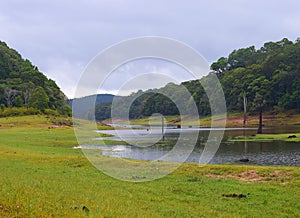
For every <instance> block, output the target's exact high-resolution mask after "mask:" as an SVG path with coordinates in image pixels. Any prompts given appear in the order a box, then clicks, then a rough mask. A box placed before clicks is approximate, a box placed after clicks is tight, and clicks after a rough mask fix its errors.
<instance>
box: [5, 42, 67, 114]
mask: <svg viewBox="0 0 300 218" xmlns="http://www.w3.org/2000/svg"><path fill="white" fill-rule="evenodd" d="M67 104H68V101H67V97H66V96H65V95H64V93H63V92H62V91H61V90H60V88H59V87H58V86H57V84H56V83H55V81H53V80H51V79H48V78H47V77H46V76H45V75H44V74H43V73H41V72H40V71H39V69H38V68H37V67H36V66H33V65H32V63H31V62H30V61H29V60H27V59H26V60H24V59H23V58H22V57H21V55H20V54H19V53H18V52H17V51H15V50H13V49H11V48H9V47H8V46H7V44H6V43H5V42H2V41H0V112H1V113H0V115H2V116H5V115H22V114H23V113H24V114H36V113H45V112H46V113H58V114H65V115H68V114H69V115H70V113H71V110H70V107H69V106H68V105H67Z"/></svg>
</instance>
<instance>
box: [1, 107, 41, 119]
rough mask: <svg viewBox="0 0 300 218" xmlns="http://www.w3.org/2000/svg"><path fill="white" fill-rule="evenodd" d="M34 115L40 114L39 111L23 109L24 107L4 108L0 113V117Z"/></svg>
mask: <svg viewBox="0 0 300 218" xmlns="http://www.w3.org/2000/svg"><path fill="white" fill-rule="evenodd" d="M35 114H40V111H39V110H38V109H35V108H25V107H18V108H17V107H12V108H5V109H4V110H3V111H2V112H0V116H1V117H11V116H24V115H35Z"/></svg>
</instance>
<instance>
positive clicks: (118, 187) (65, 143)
mask: <svg viewBox="0 0 300 218" xmlns="http://www.w3.org/2000/svg"><path fill="white" fill-rule="evenodd" d="M10 119H11V120H6V119H5V118H4V119H3V118H2V119H0V123H1V124H2V127H1V129H0V138H1V141H0V175H1V177H0V178H1V179H0V187H1V189H0V217H299V214H300V189H299V187H300V169H299V168H297V167H254V166H234V165H206V166H199V165H193V164H185V165H182V166H181V167H180V168H179V169H177V170H176V171H175V172H173V173H172V174H170V175H168V176H166V177H164V178H162V179H158V180H155V181H152V182H145V183H128V182H123V181H119V180H116V179H113V178H111V177H109V176H107V175H105V174H103V173H102V172H100V171H99V170H97V169H96V168H95V167H93V166H92V165H91V164H90V162H89V161H88V160H87V159H86V158H85V157H84V155H83V154H82V152H81V150H78V149H72V147H73V146H74V145H76V144H77V142H76V138H75V136H74V131H73V129H72V128H70V127H59V128H50V129H49V128H48V126H49V125H51V122H50V121H49V120H48V119H47V118H45V117H38V116H33V117H27V118H26V117H23V118H22V120H21V119H18V118H10ZM13 122H14V123H15V122H18V124H16V123H15V124H14V125H13V126H10V125H8V124H11V123H13ZM251 170H255V171H256V172H257V174H259V175H261V176H262V178H263V179H262V180H260V181H256V182H250V181H244V182H243V181H240V180H239V179H238V178H239V176H240V175H241V174H242V173H244V172H248V171H251ZM277 171H280V172H281V174H278V176H276V173H275V172H277ZM208 175H213V176H208ZM233 193H236V194H245V195H247V197H246V198H241V199H239V198H230V197H224V196H222V195H223V194H233ZM248 193H250V194H249V195H248ZM84 206H85V207H87V208H88V209H89V212H86V211H83V210H82V208H83V207H84Z"/></svg>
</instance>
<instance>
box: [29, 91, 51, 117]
mask: <svg viewBox="0 0 300 218" xmlns="http://www.w3.org/2000/svg"><path fill="white" fill-rule="evenodd" d="M48 103H49V98H48V96H47V94H46V92H45V90H44V89H43V88H42V87H40V86H38V87H37V88H35V89H34V90H33V91H32V93H31V96H30V98H29V106H30V107H33V108H36V109H39V110H41V111H44V110H45V109H47V108H49V105H48Z"/></svg>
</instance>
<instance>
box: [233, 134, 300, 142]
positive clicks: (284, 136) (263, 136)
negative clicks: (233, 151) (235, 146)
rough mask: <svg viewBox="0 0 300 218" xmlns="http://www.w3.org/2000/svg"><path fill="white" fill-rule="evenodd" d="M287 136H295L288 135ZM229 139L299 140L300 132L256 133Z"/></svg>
mask: <svg viewBox="0 0 300 218" xmlns="http://www.w3.org/2000/svg"><path fill="white" fill-rule="evenodd" d="M289 136H296V138H294V137H290V138H289ZM229 141H233V142H234V141H235V142H238V141H243V142H244V141H257V142H264V141H287V142H300V133H284V134H257V135H252V136H237V137H235V138H233V139H230V140H229Z"/></svg>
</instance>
